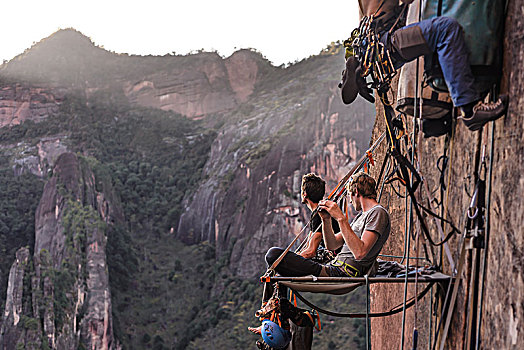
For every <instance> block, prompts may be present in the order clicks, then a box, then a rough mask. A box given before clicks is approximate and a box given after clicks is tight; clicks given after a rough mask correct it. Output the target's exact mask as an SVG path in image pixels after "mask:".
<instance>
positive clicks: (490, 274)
mask: <svg viewBox="0 0 524 350" xmlns="http://www.w3.org/2000/svg"><path fill="white" fill-rule="evenodd" d="M523 5H524V2H523V1H521V0H515V1H510V2H509V7H508V18H507V21H506V33H505V42H504V45H505V47H504V55H505V56H504V60H505V65H504V72H503V79H502V92H503V93H508V94H509V96H510V105H509V111H508V114H507V115H506V116H505V117H504V118H503V119H501V120H498V121H496V122H495V123H494V126H492V124H491V123H490V124H488V125H487V126H485V127H484V128H483V130H482V131H480V132H470V131H469V130H468V129H467V128H466V127H465V126H464V125H463V124H462V122H460V121H459V122H458V124H457V127H456V130H455V136H454V142H453V146H452V147H451V146H450V150H449V152H450V153H448V155H449V157H450V163H449V165H448V166H449V170H448V172H447V173H446V179H448V176H449V179H451V182H450V183H449V195H448V203H449V204H448V210H447V212H448V214H447V215H448V216H447V217H448V218H450V219H451V220H452V221H453V222H454V224H455V225H456V226H457V227H459V228H460V229H461V230H462V229H463V227H464V224H465V218H464V212H465V209H466V208H467V207H468V206H469V203H470V195H471V193H472V191H473V189H474V181H473V173H474V170H475V152H476V151H477V149H478V148H477V147H478V146H479V144H480V147H481V149H482V147H485V155H486V162H487V164H488V170H489V162H490V154H491V137H492V136H493V138H494V147H493V158H492V161H493V168H492V169H493V175H492V187H491V201H490V202H489V207H490V210H489V223H490V235H489V241H487V242H486V248H485V249H481V250H480V251H481V254H482V255H481V257H482V258H483V254H484V252H487V254H488V258H487V265H486V275H485V278H486V280H485V289H484V299H483V304H482V306H483V313H482V323H481V336H480V347H481V348H482V349H519V348H521V347H522V346H521V344H522V342H523V341H524V328H523V323H522V320H523V319H524V308H523V306H522V300H523V294H522V291H523V290H524V280H523V277H522V276H523V274H522V269H523V264H522V261H523V256H524V255H523V251H524V250H523V249H522V247H523V244H524V241H523V235H522V232H523V230H522V222H524V216H523V215H524V214H523V213H524V208H523V203H522V198H521V195H520V194H521V193H522V191H524V187H523V186H524V181H523V180H522V173H523V170H524V169H523V164H524V159H523V155H524V149H523V144H524V143H523V141H524V136H523V135H524V130H523V127H522V125H523V122H522V118H523V115H524V110H523V107H522V103H521V102H522V100H523V96H524V89H523V88H522V86H521V85H520V84H518V83H516V82H518V81H521V80H522V79H523V78H524V70H523V69H522V67H523V64H524V61H523V55H522V53H523V52H524V46H523V43H522V35H523V33H524V31H523V28H524V24H523V18H524V17H523V15H524V13H523V8H524V7H523ZM378 113H380V111H379V112H378ZM384 127H385V126H384V123H383V122H382V121H381V120H378V119H377V123H376V125H375V128H374V131H373V137H374V138H376V137H377V136H378V135H379V133H381V131H382V130H384ZM492 127H493V129H492ZM418 147H419V149H418V162H419V166H420V172H421V174H422V175H423V176H424V177H425V180H426V182H427V184H428V187H429V189H430V190H431V191H433V190H435V189H438V185H439V175H440V174H439V171H438V169H437V165H436V164H437V159H438V158H439V156H440V155H442V153H443V149H444V137H441V138H439V139H424V140H419V142H418ZM378 153H379V154H380V155H379V156H378V157H377V158H378V159H377V160H378V161H379V162H380V161H381V159H383V154H384V153H385V149H382V150H380V151H379V152H378ZM449 172H450V173H449ZM373 174H374V175H375V176H376V175H378V170H377V169H374V170H373ZM468 176H471V177H469V178H468ZM487 176H488V175H487V173H486V177H487ZM446 181H448V180H446ZM437 192H438V191H437ZM437 192H435V193H437ZM424 196H425V195H424ZM436 196H437V199H439V198H438V197H439V196H438V194H437V195H436ZM382 202H383V203H384V204H385V205H387V206H388V207H389V211H390V213H392V215H391V216H392V218H393V220H392V224H393V225H392V234H391V236H390V239H389V241H388V243H387V245H386V246H385V252H384V253H385V254H395V255H402V253H403V252H404V245H405V239H404V232H405V222H406V220H405V208H406V202H405V200H404V199H399V198H398V196H397V195H396V194H395V193H393V192H392V191H391V189H388V190H387V193H386V194H385V195H384V198H383V200H382ZM415 221H416V220H415ZM428 221H430V220H429V218H428ZM430 226H431V224H430ZM430 228H431V230H432V237H433V238H434V239H435V240H439V239H440V238H439V235H438V233H437V232H436V229H435V226H431V227H430ZM417 231H418V232H420V228H419V227H418V226H415V232H417ZM458 241H459V235H455V236H454V237H453V238H452V239H451V240H450V242H449V246H450V252H451V254H452V256H453V259H454V260H455V263H456V262H457V254H456V251H457V247H458ZM421 242H422V238H421ZM421 244H422V243H421ZM411 247H412V248H411V249H410V256H414V255H415V254H416V252H415V248H414V247H416V244H415V241H414V240H412V241H411ZM419 254H422V246H421V248H420V251H419ZM434 254H435V256H436V257H437V260H439V259H438V257H439V256H440V254H442V261H443V271H444V272H445V273H448V274H450V273H451V268H450V264H449V262H448V259H447V257H446V253H445V251H440V249H434ZM474 258H475V253H474V250H467V251H466V262H465V267H464V272H463V279H462V283H461V286H460V289H459V292H458V299H457V304H456V306H455V312H454V315H453V319H452V323H451V327H450V334H449V335H448V339H447V343H446V347H445V348H449V349H459V348H463V344H464V342H465V341H466V339H467V337H466V334H467V333H466V331H467V322H468V319H467V311H468V310H469V307H468V304H467V299H468V297H469V296H471V295H472V294H473V291H474V289H473V288H472V287H471V286H470V283H469V282H470V281H471V276H472V266H473V262H474ZM412 263H414V262H412ZM481 266H482V265H481ZM423 287H424V286H419V290H418V291H419V292H420V290H421V288H423ZM434 290H435V289H434ZM403 293H404V286H403V285H401V286H394V285H389V284H388V285H385V284H376V285H374V286H372V311H384V310H389V309H390V308H391V307H392V306H394V305H397V303H400V302H402V300H403ZM414 293H415V289H414V287H413V286H410V288H409V290H408V296H412V295H414ZM434 300H435V299H434ZM430 305H431V304H430V297H429V295H428V296H426V297H425V298H424V299H422V300H421V301H420V302H419V304H418V306H419V307H418V313H417V319H416V321H415V314H414V309H411V310H408V312H407V314H406V328H405V333H404V335H405V348H410V347H411V342H412V336H413V328H414V327H415V326H416V327H417V328H418V330H419V340H418V346H419V348H420V347H421V346H424V347H426V346H427V343H428V341H429V334H430V328H429V324H428V318H429V316H430V314H431V312H432V311H431V308H430ZM437 321H438V319H437ZM401 325H402V314H400V315H396V316H390V317H387V318H383V319H380V318H379V319H373V321H372V346H373V348H377V349H383V348H398V347H399V346H400V338H401ZM434 326H435V324H433V327H434ZM433 330H434V329H433ZM432 340H433V341H434V338H432Z"/></svg>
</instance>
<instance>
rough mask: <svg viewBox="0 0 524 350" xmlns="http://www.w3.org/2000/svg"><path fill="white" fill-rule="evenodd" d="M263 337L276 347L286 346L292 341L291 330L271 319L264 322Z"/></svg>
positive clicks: (268, 343) (267, 342)
mask: <svg viewBox="0 0 524 350" xmlns="http://www.w3.org/2000/svg"><path fill="white" fill-rule="evenodd" d="M262 339H264V341H265V342H266V344H267V345H269V346H271V347H272V348H275V349H283V348H285V347H286V346H287V345H288V344H289V342H290V341H291V332H290V331H288V330H287V329H283V328H282V327H280V326H279V325H278V324H276V323H275V322H273V321H270V320H264V321H263V322H262Z"/></svg>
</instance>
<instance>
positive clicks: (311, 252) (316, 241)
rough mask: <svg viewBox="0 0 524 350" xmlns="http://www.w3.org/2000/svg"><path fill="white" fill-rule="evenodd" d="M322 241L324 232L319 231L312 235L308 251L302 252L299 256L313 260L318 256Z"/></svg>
mask: <svg viewBox="0 0 524 350" xmlns="http://www.w3.org/2000/svg"><path fill="white" fill-rule="evenodd" d="M321 239H322V232H320V231H317V232H315V233H313V234H312V235H311V238H310V239H309V241H308V244H307V247H306V249H304V250H302V251H301V252H300V253H299V255H301V256H303V257H304V258H306V259H308V258H313V257H314V256H315V255H316V254H317V249H318V246H319V245H320V240H321Z"/></svg>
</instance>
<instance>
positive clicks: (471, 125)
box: [461, 95, 509, 131]
mask: <svg viewBox="0 0 524 350" xmlns="http://www.w3.org/2000/svg"><path fill="white" fill-rule="evenodd" d="M508 101H509V98H508V95H500V97H499V99H498V100H497V101H495V102H487V103H486V102H482V101H479V102H478V103H477V104H476V105H475V106H473V108H472V113H468V111H467V110H465V109H464V108H461V109H462V111H463V113H465V114H464V115H463V116H462V121H463V122H464V124H466V126H467V127H468V129H469V130H471V131H475V130H479V129H480V128H482V127H483V126H484V124H486V123H487V122H490V121H492V120H497V119H498V118H500V117H502V116H503V115H504V114H505V113H506V111H507V109H508ZM468 114H469V115H468Z"/></svg>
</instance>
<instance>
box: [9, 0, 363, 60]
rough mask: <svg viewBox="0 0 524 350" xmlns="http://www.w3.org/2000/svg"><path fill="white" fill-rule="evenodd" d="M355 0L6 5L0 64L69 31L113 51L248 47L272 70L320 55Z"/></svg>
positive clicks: (34, 1) (354, 12) (48, 0)
mask: <svg viewBox="0 0 524 350" xmlns="http://www.w3.org/2000/svg"><path fill="white" fill-rule="evenodd" d="M357 4H358V2H357V1H356V0H345V1H339V0H325V1H304V0H302V1H298V0H266V1H249V0H187V1H180V0H171V1H168V0H142V1H135V0H127V1H123V0H89V1H87V0H82V1H78V0H5V1H2V6H1V9H2V17H1V20H0V59H1V60H10V59H12V58H13V57H15V56H16V55H18V54H20V53H22V52H23V51H24V50H25V49H27V48H29V47H31V45H32V44H33V43H34V42H38V41H40V40H41V39H43V38H45V37H48V36H49V35H51V34H52V33H54V32H56V31H57V30H58V29H63V28H69V27H73V28H75V29H77V30H79V31H80V32H82V33H83V34H85V35H87V36H88V37H90V38H91V40H93V42H94V43H95V44H96V45H99V46H103V47H104V48H105V49H107V50H110V51H115V52H118V53H130V54H144V55H147V54H153V55H164V54H166V53H170V52H173V51H174V52H176V53H179V54H185V53H187V52H189V51H191V50H199V49H205V50H206V51H209V50H217V51H218V52H219V53H220V54H221V55H223V56H229V55H230V54H231V53H232V52H233V51H235V50H236V49H241V48H254V49H256V50H258V51H260V52H261V53H262V54H263V55H264V56H266V57H267V58H268V59H269V60H270V61H272V62H273V64H275V65H277V66H278V65H280V64H282V63H289V62H293V61H296V60H301V59H302V58H305V57H308V56H310V55H315V54H318V53H319V52H320V51H321V50H322V49H323V48H325V47H326V46H327V45H328V44H329V43H331V42H332V41H337V40H344V39H346V38H347V37H348V36H349V35H350V33H351V30H352V29H353V28H355V27H356V26H357V25H358V7H357V6H358V5H357Z"/></svg>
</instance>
